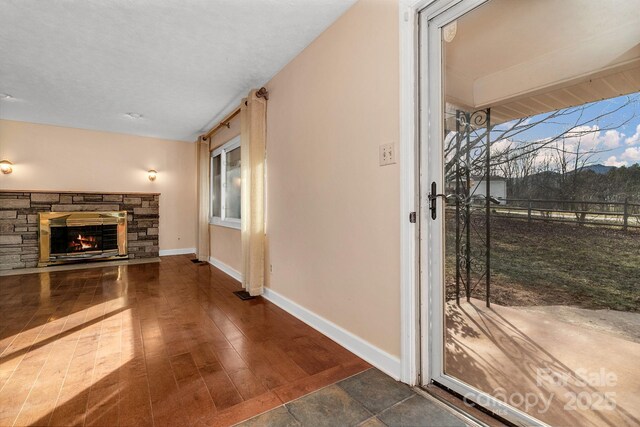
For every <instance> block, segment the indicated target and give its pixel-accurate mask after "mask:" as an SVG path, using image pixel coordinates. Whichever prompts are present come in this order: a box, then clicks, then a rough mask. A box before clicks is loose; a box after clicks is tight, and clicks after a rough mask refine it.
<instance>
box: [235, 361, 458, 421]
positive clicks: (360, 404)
mask: <svg viewBox="0 0 640 427" xmlns="http://www.w3.org/2000/svg"><path fill="white" fill-rule="evenodd" d="M240 425H241V426H244V427H254V426H255V427H258V426H269V427H285V426H313V427H322V426H328V427H341V426H366V427H377V426H389V427H396V426H416V427H418V426H420V427H422V426H424V427H464V426H466V425H467V424H465V423H464V422H463V421H462V420H461V419H460V418H458V417H457V416H456V415H453V413H452V412H450V411H449V410H448V409H446V408H444V407H443V406H442V405H440V404H439V403H436V401H435V400H431V399H428V398H425V397H423V396H422V395H419V394H417V393H416V392H414V391H413V390H412V389H411V388H409V387H408V386H407V385H405V384H402V383H399V382H396V381H394V380H393V379H392V378H391V377H389V376H387V375H385V374H383V373H382V372H380V371H379V370H377V369H374V368H372V369H369V370H367V371H365V372H362V373H360V374H357V375H354V376H352V377H350V378H347V379H345V380H343V381H340V382H338V383H336V384H333V385H331V386H328V387H325V388H323V389H321V390H318V391H316V392H313V393H311V394H308V395H306V396H304V397H302V398H300V399H297V400H294V401H291V402H289V403H286V404H284V405H282V406H279V407H277V408H275V409H272V410H271V411H269V412H266V413H264V414H262V415H259V416H257V417H255V418H252V419H250V420H248V421H245V422H244V423H242V424H240Z"/></svg>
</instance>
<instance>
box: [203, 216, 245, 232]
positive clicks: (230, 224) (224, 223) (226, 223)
mask: <svg viewBox="0 0 640 427" xmlns="http://www.w3.org/2000/svg"><path fill="white" fill-rule="evenodd" d="M209 225H216V226H218V227H227V228H234V229H236V230H240V228H241V223H240V220H239V219H238V220H228V219H224V220H223V219H220V218H210V219H209Z"/></svg>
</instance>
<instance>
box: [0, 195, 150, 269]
mask: <svg viewBox="0 0 640 427" xmlns="http://www.w3.org/2000/svg"><path fill="white" fill-rule="evenodd" d="M159 203H160V193H139V192H124V193H115V192H91V191H82V192H73V191H39V190H36V191H32V190H2V191H0V270H13V269H21V268H31V267H36V266H37V264H38V258H39V250H38V214H39V213H41V212H98V211H127V249H128V256H129V258H134V259H136V258H155V257H158V255H159Z"/></svg>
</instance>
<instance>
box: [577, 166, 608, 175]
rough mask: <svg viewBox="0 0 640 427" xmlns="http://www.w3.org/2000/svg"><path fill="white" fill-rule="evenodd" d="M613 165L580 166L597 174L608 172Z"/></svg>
mask: <svg viewBox="0 0 640 427" xmlns="http://www.w3.org/2000/svg"><path fill="white" fill-rule="evenodd" d="M615 168H616V167H615V166H605V165H590V166H585V167H583V168H582V170H583V171H585V172H586V171H592V172H595V173H597V174H598V175H606V174H607V173H609V171H610V170H611V169H615Z"/></svg>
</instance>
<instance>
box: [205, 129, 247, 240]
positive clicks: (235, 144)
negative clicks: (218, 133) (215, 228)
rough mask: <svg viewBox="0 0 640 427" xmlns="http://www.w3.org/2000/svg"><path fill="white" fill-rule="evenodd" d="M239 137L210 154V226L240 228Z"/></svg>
mask: <svg viewBox="0 0 640 427" xmlns="http://www.w3.org/2000/svg"><path fill="white" fill-rule="evenodd" d="M240 164H241V159H240V137H239V136H238V137H236V138H234V139H232V140H231V141H229V142H227V143H226V144H224V145H223V146H222V147H219V148H217V149H215V150H213V151H212V152H211V210H210V212H211V221H210V222H211V224H215V225H221V226H224V227H232V228H240V184H241V179H240Z"/></svg>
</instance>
